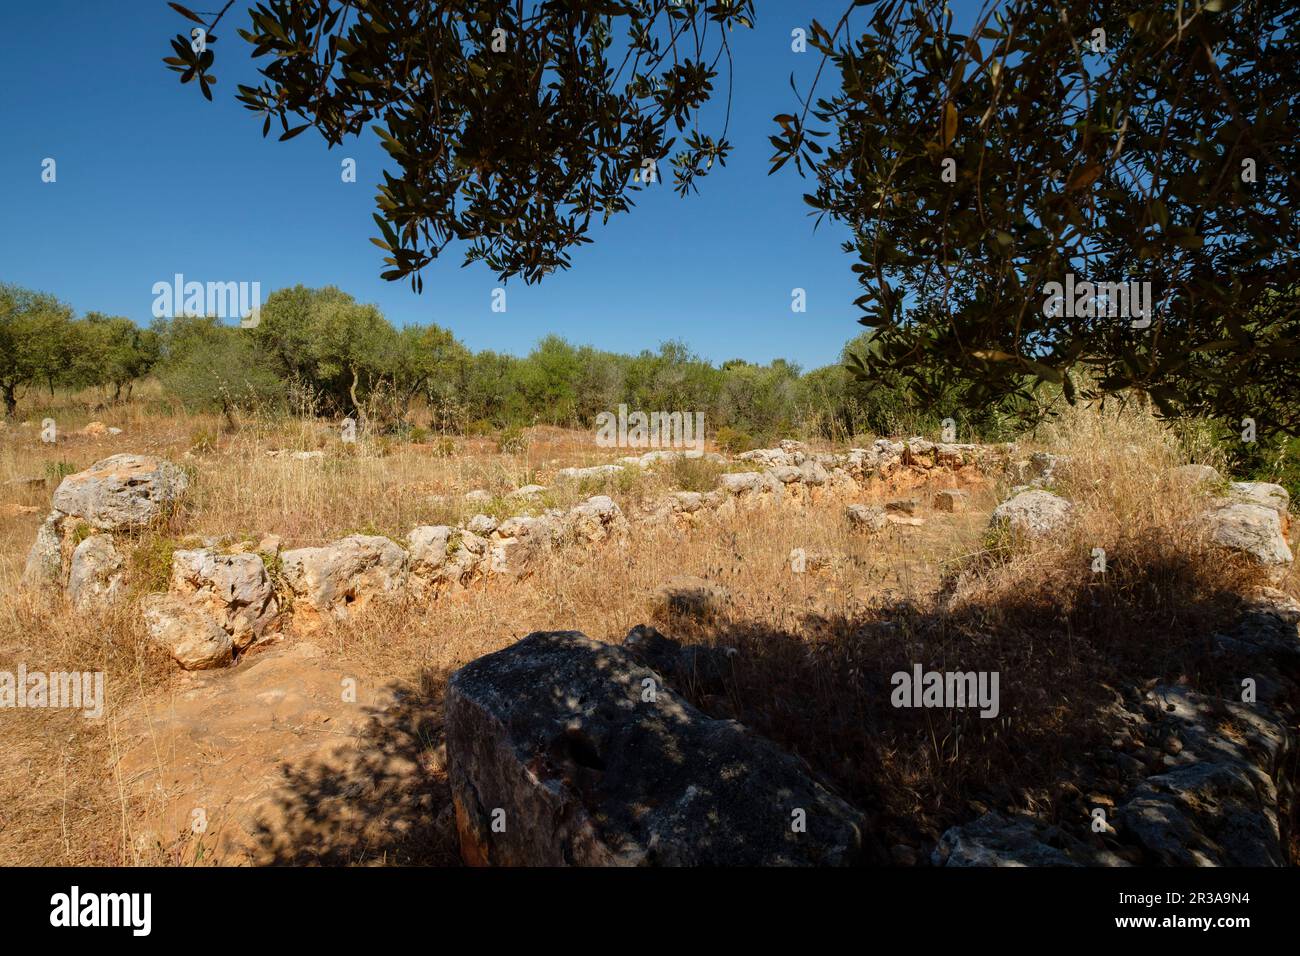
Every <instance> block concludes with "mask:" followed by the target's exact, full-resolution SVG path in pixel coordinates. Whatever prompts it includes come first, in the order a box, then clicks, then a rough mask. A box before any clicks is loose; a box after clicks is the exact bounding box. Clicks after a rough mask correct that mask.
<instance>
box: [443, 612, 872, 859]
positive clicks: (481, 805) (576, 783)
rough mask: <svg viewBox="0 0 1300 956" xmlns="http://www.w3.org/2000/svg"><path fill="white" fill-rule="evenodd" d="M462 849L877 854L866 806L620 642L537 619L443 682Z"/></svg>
mask: <svg viewBox="0 0 1300 956" xmlns="http://www.w3.org/2000/svg"><path fill="white" fill-rule="evenodd" d="M446 730H447V757H448V764H449V767H448V774H449V778H450V783H451V790H452V799H453V804H454V808H455V815H456V825H457V829H458V831H459V834H460V844H461V854H462V856H463V857H464V859H465V860H466V862H469V863H471V864H478V865H515V866H560V865H578V866H590V865H619V866H636V865H642V866H645V865H666V866H691V865H701V866H721V865H741V866H759V865H771V864H846V863H850V862H854V861H856V860H858V859H860V858H862V857H863V856H864V855H866V856H868V857H870V858H871V859H872V860H876V859H879V858H880V854H879V850H878V847H877V846H876V844H875V841H874V840H873V839H872V838H871V835H870V834H868V833H866V832H865V831H866V819H865V818H864V816H863V815H862V814H861V813H860V812H858V811H857V810H855V809H854V808H853V807H851V806H849V805H848V804H847V803H845V802H844V801H843V800H841V799H839V798H838V797H836V796H834V795H833V794H831V793H830V792H829V791H827V790H826V789H825V788H824V787H822V786H821V785H820V784H818V783H817V782H816V781H814V780H813V779H812V778H811V777H810V776H809V775H808V773H807V772H806V771H805V770H804V768H803V767H802V766H801V764H800V763H799V762H798V761H797V760H796V759H795V758H793V757H791V756H790V755H789V754H786V753H784V752H782V751H781V750H780V749H778V748H777V747H776V746H775V745H773V744H772V743H770V742H768V741H766V740H763V739H762V738H759V737H756V736H754V735H753V734H751V733H750V732H749V731H747V730H746V729H745V728H744V727H743V726H741V725H740V724H738V723H736V722H735V721H729V720H714V719H712V718H709V717H707V716H706V715H704V714H702V713H701V712H699V711H698V710H696V709H695V708H694V707H692V706H691V705H690V704H688V703H687V702H686V701H685V700H683V699H681V698H680V697H678V696H677V695H676V694H675V693H674V692H673V691H672V690H671V689H669V688H668V687H667V686H665V685H664V682H663V677H662V675H660V674H659V673H658V672H656V671H653V670H650V669H649V668H646V667H644V666H641V665H639V664H637V663H636V662H635V660H634V659H633V657H632V656H631V655H630V654H628V653H627V652H626V651H624V650H622V649H621V648H618V647H612V646H609V645H606V644H602V643H600V642H598V641H593V640H591V639H589V638H587V637H585V636H584V635H582V634H580V633H577V632H575V631H560V632H539V633H535V634H530V635H529V636H528V637H526V638H524V639H523V640H522V641H520V642H519V643H517V644H515V645H513V646H511V647H509V648H506V649H505V650H502V651H498V652H496V653H495V654H489V655H488V656H486V657H481V658H479V659H478V660H476V661H474V662H472V663H471V664H469V665H467V666H465V667H463V668H461V669H460V670H459V671H457V672H456V673H455V674H453V675H452V678H451V680H450V682H449V683H448V687H447V697H446Z"/></svg>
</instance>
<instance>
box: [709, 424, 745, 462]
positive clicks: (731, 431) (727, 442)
mask: <svg viewBox="0 0 1300 956" xmlns="http://www.w3.org/2000/svg"><path fill="white" fill-rule="evenodd" d="M715 440H716V441H717V443H718V447H719V448H721V449H722V450H723V451H725V452H726V453H727V454H729V455H734V454H736V453H737V452H742V451H749V450H750V449H751V448H753V447H755V446H754V439H753V438H751V437H750V436H749V435H748V434H747V433H745V432H742V431H740V430H738V429H735V428H732V427H731V426H730V425H723V426H722V427H721V428H719V429H718V434H717V437H716V439H715Z"/></svg>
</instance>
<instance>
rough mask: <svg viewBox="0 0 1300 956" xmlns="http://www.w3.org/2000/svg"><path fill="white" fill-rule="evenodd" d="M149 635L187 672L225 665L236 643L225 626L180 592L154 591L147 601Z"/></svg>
mask: <svg viewBox="0 0 1300 956" xmlns="http://www.w3.org/2000/svg"><path fill="white" fill-rule="evenodd" d="M144 621H145V628H146V630H147V631H148V633H149V636H150V637H151V638H152V639H153V640H154V641H155V642H157V643H158V644H160V645H161V646H162V647H164V648H165V649H166V650H167V652H168V653H169V654H171V656H172V657H173V658H174V659H175V661H176V663H178V664H180V665H181V667H183V668H184V669H185V670H187V671H195V670H207V669H209V668H213V667H226V666H228V665H229V664H230V662H231V661H232V660H233V659H234V654H235V645H234V643H233V642H232V641H231V639H230V635H229V634H227V633H226V630H225V628H223V627H222V626H221V625H220V624H218V623H217V622H216V621H214V620H213V619H212V617H211V616H210V615H209V614H208V613H207V612H206V611H204V610H203V609H202V608H199V607H195V606H194V605H192V604H190V603H189V602H188V601H187V600H185V599H184V598H182V597H181V596H180V595H177V594H170V593H169V594H151V595H149V597H147V598H146V599H145V603H144Z"/></svg>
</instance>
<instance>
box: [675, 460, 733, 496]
mask: <svg viewBox="0 0 1300 956" xmlns="http://www.w3.org/2000/svg"><path fill="white" fill-rule="evenodd" d="M660 472H661V473H662V474H663V475H664V477H665V478H667V479H668V482H669V484H671V485H672V486H673V487H674V488H677V489H679V490H681V491H712V490H713V489H714V488H716V487H717V485H718V476H719V475H720V474H722V466H721V465H720V464H718V463H717V462H714V461H708V460H707V459H704V458H685V457H682V458H674V459H673V460H672V461H671V462H669V463H668V465H667V466H660Z"/></svg>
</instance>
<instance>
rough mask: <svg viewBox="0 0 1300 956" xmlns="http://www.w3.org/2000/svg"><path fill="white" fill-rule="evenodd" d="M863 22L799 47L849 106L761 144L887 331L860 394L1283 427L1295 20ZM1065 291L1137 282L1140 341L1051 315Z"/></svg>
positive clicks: (1020, 11)
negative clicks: (1053, 394) (1087, 402)
mask: <svg viewBox="0 0 1300 956" xmlns="http://www.w3.org/2000/svg"><path fill="white" fill-rule="evenodd" d="M865 6H867V7H868V10H867V11H865V12H866V17H867V20H868V21H869V26H868V28H867V29H865V30H863V31H862V32H861V33H860V34H857V35H855V33H856V31H850V30H847V29H844V24H841V25H840V27H839V28H837V30H836V32H835V34H834V35H832V34H831V33H828V32H827V31H825V30H819V29H816V28H814V30H813V32H812V39H811V40H810V43H813V44H814V45H815V46H817V48H818V49H820V50H821V51H822V52H823V53H825V54H827V55H828V56H829V57H830V58H831V60H832V62H833V63H834V65H835V67H836V68H837V69H838V72H839V79H840V89H839V90H838V91H837V92H835V93H834V95H831V96H827V97H823V98H822V99H820V100H819V101H818V102H817V104H816V107H815V108H813V109H812V110H811V119H808V118H807V116H806V115H805V116H800V117H795V116H788V115H787V116H784V117H778V123H780V125H781V126H782V128H783V131H784V133H783V135H782V136H780V137H776V138H774V140H773V142H774V144H775V146H776V153H775V156H774V157H773V163H774V166H775V167H779V166H780V165H782V164H784V163H786V162H788V161H789V160H791V159H794V160H795V163H796V165H798V166H799V167H800V168H801V169H804V170H806V171H808V172H809V173H811V175H812V176H813V178H814V180H815V184H816V185H815V189H814V191H813V192H812V193H811V194H810V195H808V196H807V197H806V198H807V201H808V202H809V204H810V205H811V206H812V207H813V208H814V209H816V210H818V211H820V212H821V213H823V214H825V215H829V216H831V217H833V218H835V219H838V220H840V221H842V222H844V223H846V224H847V225H848V226H849V227H850V228H851V230H852V233H853V239H852V240H851V241H849V242H848V243H846V250H847V251H850V252H853V253H856V255H857V257H858V260H859V262H858V264H856V265H855V266H854V267H853V268H854V271H855V272H856V273H857V275H858V278H859V281H860V283H861V286H862V290H863V294H862V296H861V297H860V298H859V299H858V304H859V305H860V306H861V307H862V309H863V311H864V315H863V317H862V319H861V321H862V322H863V324H865V325H868V326H871V327H873V328H875V329H877V330H879V335H878V336H877V337H876V338H875V339H874V340H873V342H872V347H871V349H870V350H867V351H865V352H864V353H862V354H861V355H860V360H861V361H860V362H858V363H856V364H854V365H853V366H852V371H853V372H854V373H855V374H856V375H858V376H859V377H862V378H864V379H867V380H870V379H871V378H873V377H875V376H877V375H880V374H882V373H890V374H893V375H895V376H898V377H901V378H902V379H903V380H904V381H905V382H906V385H907V388H908V390H909V391H910V392H912V393H914V394H916V395H918V396H922V397H923V398H925V399H927V400H928V401H931V402H934V403H936V404H939V403H940V402H941V398H942V395H943V394H944V392H945V391H946V390H950V389H952V388H953V387H961V388H962V389H963V390H962V395H963V399H964V401H965V402H966V403H968V405H969V406H985V405H988V404H992V403H995V402H998V401H1001V400H1005V399H1006V398H1007V397H1009V396H1017V395H1018V396H1020V398H1021V400H1023V401H1029V400H1030V395H1029V390H1030V387H1031V386H1032V385H1034V384H1035V383H1041V382H1048V383H1052V384H1054V385H1057V386H1059V387H1060V388H1061V389H1062V390H1063V391H1064V394H1065V397H1066V398H1067V400H1074V399H1075V398H1077V397H1081V396H1082V397H1095V396H1097V395H1101V394H1107V393H1115V392H1120V391H1124V390H1138V391H1141V392H1142V393H1144V394H1146V395H1148V396H1149V397H1150V399H1151V400H1152V401H1153V402H1154V403H1155V405H1156V406H1157V407H1158V408H1159V409H1161V410H1162V411H1164V412H1166V413H1169V414H1197V413H1212V414H1216V415H1218V416H1221V417H1223V418H1225V419H1227V420H1230V421H1237V420H1239V419H1241V418H1242V417H1245V416H1250V417H1253V418H1254V419H1256V421H1257V422H1258V427H1259V429H1260V431H1261V433H1268V432H1273V431H1277V430H1285V431H1289V432H1292V433H1294V432H1295V431H1296V430H1297V429H1300V402H1297V401H1296V388H1295V372H1294V370H1295V367H1296V362H1297V360H1298V359H1300V315H1298V314H1297V309H1296V304H1295V296H1294V289H1295V288H1296V284H1297V281H1298V280H1300V254H1298V253H1297V248H1298V247H1300V220H1297V216H1296V207H1297V204H1298V203H1297V201H1298V200H1300V183H1298V182H1297V178H1296V170H1297V168H1300V166H1298V163H1297V159H1298V158H1300V157H1298V153H1297V151H1298V150H1300V138H1298V137H1297V127H1298V126H1300V123H1298V122H1297V104H1296V91H1297V90H1300V61H1298V60H1297V57H1296V44H1297V39H1298V38H1300V18H1297V17H1296V15H1295V6H1294V4H1293V3H1290V2H1283V0H1253V2H1241V3H1224V2H1210V3H1204V4H1197V3H1187V4H1184V3H1175V2H1159V3H1138V2H1103V3H1096V2H1092V0H1062V2H1060V3H1054V4H1044V3H1041V2H1037V0H1004V2H1001V3H997V4H992V5H990V6H989V7H986V8H985V10H986V11H987V12H988V16H987V17H986V18H985V19H983V20H982V21H981V22H980V23H979V24H978V25H977V27H976V29H974V30H973V31H972V34H971V35H964V34H961V33H958V32H954V31H953V29H952V15H951V12H950V11H947V10H945V9H943V8H938V7H935V5H934V4H932V3H926V2H919V0H916V2H913V0H908V2H883V3H874V4H866V5H865ZM1097 29H1101V30H1104V34H1105V35H1104V39H1103V38H1102V37H1100V36H1099V35H1098V34H1096V33H1095V32H1094V31H1095V30H1097ZM1103 45H1104V49H1103V48H1102V47H1103ZM806 122H807V123H808V124H810V125H805V123H806ZM819 141H820V143H819ZM822 144H824V145H822ZM945 171H947V172H948V173H949V176H948V177H947V178H945V175H944V174H945ZM1066 273H1073V274H1074V275H1075V276H1076V277H1077V279H1078V280H1079V281H1084V280H1091V281H1092V282H1097V283H1121V282H1127V281H1129V280H1136V281H1149V282H1150V283H1151V301H1152V305H1153V314H1152V315H1151V316H1150V322H1149V324H1148V326H1147V327H1135V325H1134V323H1133V322H1131V321H1130V320H1129V317H1127V316H1116V315H1114V314H1113V313H1112V312H1110V309H1109V308H1103V309H1101V313H1102V314H1098V315H1094V314H1091V313H1093V312H1096V311H1098V310H1097V308H1096V303H1089V302H1083V301H1079V302H1075V303H1073V304H1074V305H1076V306H1079V305H1082V306H1083V308H1082V309H1081V310H1080V312H1078V313H1076V312H1075V310H1073V309H1072V310H1068V312H1070V313H1075V314H1066V313H1067V310H1053V309H1049V308H1047V302H1048V299H1049V297H1050V295H1051V293H1050V292H1049V291H1048V290H1047V289H1046V288H1045V287H1046V285H1047V283H1049V282H1053V281H1057V282H1064V279H1065V275H1066ZM1116 298H1117V297H1115V296H1112V301H1111V303H1110V304H1111V305H1113V304H1115V299H1116ZM1053 311H1056V312H1057V314H1052V312H1053ZM1108 313H1109V314H1108ZM1141 322H1142V320H1141V318H1139V319H1138V324H1139V326H1140V325H1141Z"/></svg>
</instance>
